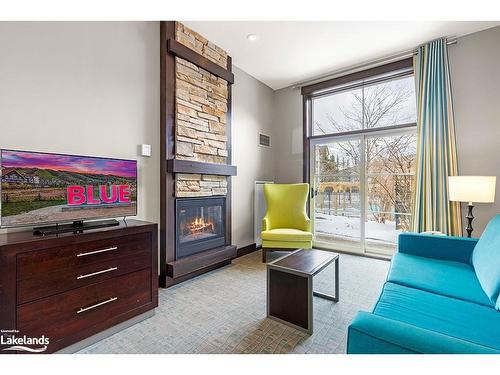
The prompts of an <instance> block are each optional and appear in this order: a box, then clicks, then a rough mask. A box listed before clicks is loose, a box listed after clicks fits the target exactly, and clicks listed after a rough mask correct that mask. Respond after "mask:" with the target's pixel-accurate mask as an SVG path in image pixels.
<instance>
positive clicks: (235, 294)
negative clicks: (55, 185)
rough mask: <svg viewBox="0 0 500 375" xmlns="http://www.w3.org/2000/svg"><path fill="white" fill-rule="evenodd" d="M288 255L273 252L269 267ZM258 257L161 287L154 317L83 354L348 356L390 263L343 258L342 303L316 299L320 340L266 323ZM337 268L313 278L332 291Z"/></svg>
mask: <svg viewBox="0 0 500 375" xmlns="http://www.w3.org/2000/svg"><path fill="white" fill-rule="evenodd" d="M282 255H284V253H282V254H279V253H272V254H269V257H268V260H269V261H271V260H273V259H275V258H277V257H279V256H282ZM260 257H261V253H260V251H257V252H254V253H251V254H248V255H246V256H244V257H241V258H238V259H236V260H235V261H234V262H233V264H231V265H229V266H226V267H224V268H221V269H218V270H215V271H212V272H210V273H207V274H205V275H202V276H199V277H197V278H195V279H192V280H189V281H186V282H184V283H182V284H180V285H176V286H174V287H172V288H169V289H160V305H159V307H158V308H157V310H156V315H155V316H153V317H151V318H149V319H147V320H145V321H143V322H141V323H139V324H136V325H134V326H132V327H130V328H128V329H126V330H123V331H121V332H119V333H117V334H115V335H113V336H110V337H108V338H107V339H104V340H102V341H100V342H98V343H96V344H94V345H92V346H89V347H87V348H85V349H83V350H82V351H80V352H79V353H94V354H97V353H144V354H147V353H345V349H346V334H347V326H348V325H349V323H350V321H351V320H352V319H353V317H354V315H355V314H356V312H357V311H359V310H370V308H371V307H372V306H373V304H374V303H375V302H376V299H377V298H378V295H379V292H380V289H381V287H382V284H383V283H384V281H385V278H386V275H387V271H388V268H389V262H387V261H383V260H375V259H369V258H363V257H357V256H352V255H345V254H341V255H340V301H339V302H338V303H334V302H331V301H328V300H325V299H322V298H316V297H315V298H314V334H313V335H311V336H309V335H307V334H305V333H303V332H301V331H298V330H296V329H294V328H291V327H289V326H287V325H284V324H281V323H278V322H275V321H273V320H270V319H267V318H266V272H265V265H264V264H263V263H261V261H260V259H261V258H260ZM332 267H333V263H332V264H331V265H330V266H329V267H327V268H326V269H324V270H323V271H322V272H321V273H320V274H318V275H317V276H316V277H315V279H314V285H315V289H317V290H321V291H325V292H330V293H333V269H332Z"/></svg>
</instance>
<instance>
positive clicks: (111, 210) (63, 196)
mask: <svg viewBox="0 0 500 375" xmlns="http://www.w3.org/2000/svg"><path fill="white" fill-rule="evenodd" d="M0 167H1V181H2V182H1V189H0V193H1V217H0V220H1V222H0V223H1V226H2V227H13V226H23V225H37V224H43V223H63V222H71V221H78V220H84V219H95V218H101V217H103V218H104V217H108V218H110V217H121V216H132V215H136V211H137V163H136V161H135V160H122V159H108V158H97V157H87V156H73V155H60V154H49V153H40V152H28V151H12V150H1V151H0Z"/></svg>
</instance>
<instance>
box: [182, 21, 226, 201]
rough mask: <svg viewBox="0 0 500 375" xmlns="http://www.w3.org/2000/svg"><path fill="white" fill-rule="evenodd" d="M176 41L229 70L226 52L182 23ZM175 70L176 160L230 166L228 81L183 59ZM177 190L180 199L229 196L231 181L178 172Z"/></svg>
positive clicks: (224, 178)
mask: <svg viewBox="0 0 500 375" xmlns="http://www.w3.org/2000/svg"><path fill="white" fill-rule="evenodd" d="M175 39H176V40H177V41H178V42H179V43H182V44H184V45H185V46H186V47H188V48H191V49H192V50H194V51H196V52H197V53H199V54H200V55H202V56H204V57H206V58H207V59H209V60H211V61H212V62H214V63H216V64H218V65H220V66H222V67H224V68H227V53H226V52H225V51H224V50H222V49H221V48H219V47H217V46H216V45H215V44H213V43H211V42H209V41H208V40H207V39H205V38H204V37H202V36H201V35H200V34H198V33H197V32H195V31H193V30H191V29H189V28H187V27H186V26H184V25H183V24H181V23H179V22H177V23H176V30H175ZM175 68H176V82H175V86H176V89H175V98H176V107H175V110H176V121H175V127H176V134H175V158H176V159H182V160H193V161H201V162H207V163H218V164H226V163H227V156H228V150H227V133H226V114H227V109H228V108H227V105H228V103H227V99H228V83H227V81H225V80H224V79H222V78H219V77H217V76H215V75H213V74H211V73H210V72H208V71H206V70H204V69H202V68H200V67H198V66H196V65H194V64H191V63H190V62H188V61H186V60H184V59H181V58H179V57H176V58H175ZM175 191H176V196H177V197H197V196H211V195H226V194H227V178H226V177H225V176H214V175H201V174H181V173H178V174H177V175H176V178H175Z"/></svg>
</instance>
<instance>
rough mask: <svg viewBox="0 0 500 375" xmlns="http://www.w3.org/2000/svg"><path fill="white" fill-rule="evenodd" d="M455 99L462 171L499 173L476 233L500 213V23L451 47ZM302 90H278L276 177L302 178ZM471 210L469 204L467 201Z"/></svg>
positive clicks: (479, 209) (477, 212)
mask: <svg viewBox="0 0 500 375" xmlns="http://www.w3.org/2000/svg"><path fill="white" fill-rule="evenodd" d="M449 58H450V65H451V79H452V86H453V94H454V104H455V108H454V109H455V125H456V133H457V147H458V163H459V173H460V174H462V175H492V176H497V178H498V179H499V181H498V182H497V194H496V195H497V196H496V203H495V204H478V205H477V207H476V208H475V209H474V215H475V216H476V219H475V221H474V227H475V231H474V233H473V235H474V236H479V235H480V234H481V232H482V231H483V229H484V227H485V225H486V223H487V222H488V221H489V220H490V219H491V218H492V216H493V215H495V214H497V213H500V74H499V67H500V27H496V28H493V29H488V30H485V31H481V32H478V33H475V34H471V35H468V36H465V37H462V38H459V39H458V43H457V44H455V45H451V46H450V47H449ZM301 100H302V99H301V95H300V90H294V89H292V88H284V89H281V90H278V91H276V96H275V122H274V127H275V132H277V133H278V134H280V137H279V138H278V139H277V142H276V147H275V150H274V152H275V155H276V164H275V165H276V169H275V172H276V179H277V180H278V181H281V182H297V181H301V180H302V146H301V145H300V144H298V143H297V140H296V139H295V138H296V136H295V135H296V134H300V136H299V138H300V139H302V104H301ZM462 213H463V216H465V215H466V205H464V206H463V212H462Z"/></svg>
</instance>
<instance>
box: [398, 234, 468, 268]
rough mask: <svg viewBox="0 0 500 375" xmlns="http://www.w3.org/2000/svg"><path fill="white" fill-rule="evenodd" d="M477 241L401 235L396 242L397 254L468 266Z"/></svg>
mask: <svg viewBox="0 0 500 375" xmlns="http://www.w3.org/2000/svg"><path fill="white" fill-rule="evenodd" d="M477 241H478V239H477V238H465V237H451V236H437V235H431V234H422V233H401V234H400V235H399V240H398V252H400V253H404V254H411V255H417V256H421V257H426V258H435V259H441V260H451V261H454V262H462V263H467V264H470V259H471V255H472V251H473V250H474V246H476V243H477Z"/></svg>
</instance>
